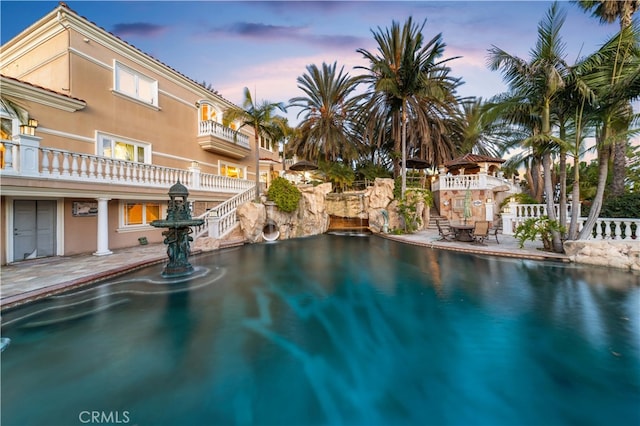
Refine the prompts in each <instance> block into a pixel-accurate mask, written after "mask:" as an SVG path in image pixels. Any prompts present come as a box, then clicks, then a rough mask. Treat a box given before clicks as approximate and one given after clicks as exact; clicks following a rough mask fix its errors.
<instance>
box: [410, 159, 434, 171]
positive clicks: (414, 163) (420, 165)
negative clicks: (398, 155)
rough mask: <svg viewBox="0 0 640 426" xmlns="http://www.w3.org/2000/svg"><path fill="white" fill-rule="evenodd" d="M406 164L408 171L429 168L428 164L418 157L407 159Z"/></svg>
mask: <svg viewBox="0 0 640 426" xmlns="http://www.w3.org/2000/svg"><path fill="white" fill-rule="evenodd" d="M406 164H407V167H409V168H410V169H426V168H428V167H429V166H430V164H429V163H427V162H426V161H425V160H423V159H421V158H418V157H411V158H409V159H408V160H407V163H406Z"/></svg>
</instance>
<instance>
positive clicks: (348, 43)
mask: <svg viewBox="0 0 640 426" xmlns="http://www.w3.org/2000/svg"><path fill="white" fill-rule="evenodd" d="M204 35H205V36H208V37H214V38H219V37H233V36H236V37H241V38H246V39H251V40H252V41H257V42H260V43H272V42H274V41H285V42H289V43H292V42H297V43H305V44H308V45H313V46H316V47H320V48H341V49H352V50H354V49H356V48H357V47H359V46H361V45H362V43H363V38H361V37H356V36H350V35H340V34H336V35H333V34H312V33H311V31H310V28H309V27H307V26H302V25H298V26H286V25H269V24H263V23H258V22H235V23H233V24H230V25H226V26H223V27H215V28H211V29H210V30H208V31H207V32H205V33H204Z"/></svg>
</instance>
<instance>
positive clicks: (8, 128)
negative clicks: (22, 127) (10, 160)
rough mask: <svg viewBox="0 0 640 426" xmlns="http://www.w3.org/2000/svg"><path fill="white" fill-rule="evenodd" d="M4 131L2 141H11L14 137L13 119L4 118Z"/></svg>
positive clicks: (1, 136)
mask: <svg viewBox="0 0 640 426" xmlns="http://www.w3.org/2000/svg"><path fill="white" fill-rule="evenodd" d="M0 120H2V130H0V139H2V140H4V141H9V140H11V138H12V137H13V120H12V119H11V118H5V117H2V118H1V119H0Z"/></svg>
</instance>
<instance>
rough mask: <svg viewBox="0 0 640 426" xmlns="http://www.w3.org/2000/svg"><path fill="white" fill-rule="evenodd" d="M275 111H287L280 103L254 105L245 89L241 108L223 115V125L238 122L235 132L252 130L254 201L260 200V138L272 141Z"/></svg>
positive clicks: (249, 93) (234, 108)
mask: <svg viewBox="0 0 640 426" xmlns="http://www.w3.org/2000/svg"><path fill="white" fill-rule="evenodd" d="M277 109H279V110H280V111H282V112H286V111H287V110H286V108H285V106H284V104H282V103H273V102H268V101H262V102H261V103H260V104H257V103H255V102H254V100H253V98H252V97H251V92H250V91H249V89H248V88H246V87H245V88H244V101H243V102H242V108H238V107H233V108H229V109H227V110H226V111H225V113H224V119H223V122H224V124H225V125H229V123H232V122H240V126H239V127H238V129H237V131H240V129H241V128H243V127H244V126H249V127H251V128H252V129H253V133H254V135H255V150H256V153H255V157H256V158H255V159H256V164H255V166H256V200H260V138H263V139H264V138H271V139H273V137H272V136H273V132H274V127H273V120H274V118H275V116H274V112H275V111H276V110H277Z"/></svg>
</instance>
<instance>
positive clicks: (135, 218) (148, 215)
mask: <svg viewBox="0 0 640 426" xmlns="http://www.w3.org/2000/svg"><path fill="white" fill-rule="evenodd" d="M122 207H123V209H122V225H123V226H141V225H149V224H150V223H151V222H153V221H154V220H159V219H160V204H158V203H124V204H123V205H122Z"/></svg>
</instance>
